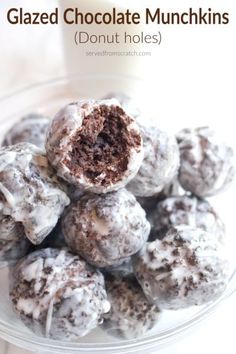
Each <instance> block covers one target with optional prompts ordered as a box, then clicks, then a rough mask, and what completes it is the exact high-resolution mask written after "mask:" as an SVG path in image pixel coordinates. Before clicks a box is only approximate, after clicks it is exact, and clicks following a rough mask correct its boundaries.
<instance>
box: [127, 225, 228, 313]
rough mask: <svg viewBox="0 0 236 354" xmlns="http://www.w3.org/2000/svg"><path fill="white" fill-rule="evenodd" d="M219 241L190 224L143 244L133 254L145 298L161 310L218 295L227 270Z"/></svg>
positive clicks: (176, 308) (136, 273)
mask: <svg viewBox="0 0 236 354" xmlns="http://www.w3.org/2000/svg"><path fill="white" fill-rule="evenodd" d="M227 258H228V257H227V253H226V250H225V248H224V247H223V246H222V244H221V243H220V242H219V241H218V240H217V239H216V238H215V237H214V235H211V234H210V233H208V232H205V231H203V230H201V229H197V228H192V227H190V226H185V225H181V226H176V227H173V228H171V229H170V230H169V231H168V232H167V234H166V236H165V237H164V238H163V240H156V241H153V242H150V243H147V244H146V245H145V246H144V247H143V248H142V250H141V251H140V252H139V253H138V254H137V255H135V256H134V258H133V267H134V273H135V275H136V277H137V279H138V281H139V283H140V285H141V286H142V288H143V291H144V293H145V295H146V296H147V298H148V299H149V301H151V302H153V303H156V304H157V305H158V306H159V307H160V308H161V309H170V310H178V309H181V308H186V307H189V306H193V305H203V304H205V303H207V302H209V301H213V300H214V299H216V298H217V297H219V296H220V295H221V294H222V293H223V291H224V290H225V289H226V286H227V284H228V279H229V274H230V269H229V261H228V259H227Z"/></svg>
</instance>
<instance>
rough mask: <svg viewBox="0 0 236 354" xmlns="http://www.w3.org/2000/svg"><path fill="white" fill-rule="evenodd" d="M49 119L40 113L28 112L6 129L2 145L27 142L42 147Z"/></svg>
mask: <svg viewBox="0 0 236 354" xmlns="http://www.w3.org/2000/svg"><path fill="white" fill-rule="evenodd" d="M49 121H50V120H49V118H47V117H45V116H42V115H40V114H36V113H32V114H28V115H27V116H25V117H23V118H22V119H21V120H20V121H19V122H17V123H15V124H14V126H13V127H12V128H10V129H9V130H8V132H7V133H6V134H5V136H4V140H3V143H2V146H9V145H15V144H18V143H25V142H27V143H31V144H34V145H36V146H38V147H39V148H41V149H44V146H45V140H46V132H47V129H48V126H49Z"/></svg>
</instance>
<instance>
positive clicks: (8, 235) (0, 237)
mask: <svg viewBox="0 0 236 354" xmlns="http://www.w3.org/2000/svg"><path fill="white" fill-rule="evenodd" d="M29 246H30V242H29V241H28V240H27V238H26V237H25V234H24V228H23V226H22V225H21V224H20V223H16V222H15V221H14V220H13V219H12V218H11V217H10V216H4V215H2V214H0V267H2V266H6V265H8V264H10V263H12V262H14V261H16V260H17V259H19V258H21V257H23V256H24V255H25V254H26V253H27V251H28V250H29Z"/></svg>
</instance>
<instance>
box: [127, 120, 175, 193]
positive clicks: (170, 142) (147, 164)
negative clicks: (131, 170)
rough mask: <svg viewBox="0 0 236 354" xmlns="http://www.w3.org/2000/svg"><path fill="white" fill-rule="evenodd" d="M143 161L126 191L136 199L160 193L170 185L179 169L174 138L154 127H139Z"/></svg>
mask: <svg viewBox="0 0 236 354" xmlns="http://www.w3.org/2000/svg"><path fill="white" fill-rule="evenodd" d="M140 131H141V134H142V137H143V147H144V159H143V162H142V164H141V167H140V169H139V171H138V173H137V175H136V176H135V177H134V179H133V180H132V181H131V182H130V183H129V184H128V186H127V189H128V190H130V191H131V192H132V193H133V194H134V195H135V196H137V197H150V196H154V195H156V194H158V193H160V192H161V191H162V190H163V188H165V187H166V186H167V185H169V184H170V183H171V181H172V180H173V179H174V177H175V175H176V174H177V170H178V167H179V149H178V145H177V142H176V139H175V137H174V136H172V135H170V134H168V133H166V132H163V131H161V130H159V129H158V128H157V127H155V126H144V125H140Z"/></svg>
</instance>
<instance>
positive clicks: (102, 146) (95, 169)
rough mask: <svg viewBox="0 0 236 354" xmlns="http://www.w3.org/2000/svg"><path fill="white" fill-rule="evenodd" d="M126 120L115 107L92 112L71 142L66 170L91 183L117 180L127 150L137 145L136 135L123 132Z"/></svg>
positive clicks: (122, 113) (122, 172)
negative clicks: (81, 175)
mask: <svg viewBox="0 0 236 354" xmlns="http://www.w3.org/2000/svg"><path fill="white" fill-rule="evenodd" d="M130 119H131V118H129V116H127V115H126V114H125V112H124V111H123V109H122V108H121V107H119V106H106V105H101V106H99V107H98V108H96V109H94V110H93V112H92V113H91V114H90V115H88V116H87V117H85V118H84V120H83V124H82V127H81V129H80V130H79V132H77V134H76V135H75V136H74V138H73V140H72V142H71V145H72V150H71V152H70V155H69V157H70V159H69V160H68V161H67V166H68V168H69V169H70V170H72V171H73V173H75V174H76V175H80V174H84V175H85V176H86V177H87V178H88V179H89V180H91V182H92V183H95V184H96V183H98V184H101V185H107V184H109V183H114V182H117V181H119V180H120V179H121V178H122V175H123V174H124V172H125V171H126V170H127V165H128V161H129V156H130V149H131V148H132V147H135V146H139V145H140V137H139V136H138V135H137V133H136V132H134V131H132V130H131V131H128V130H127V125H128V124H129V123H130Z"/></svg>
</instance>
